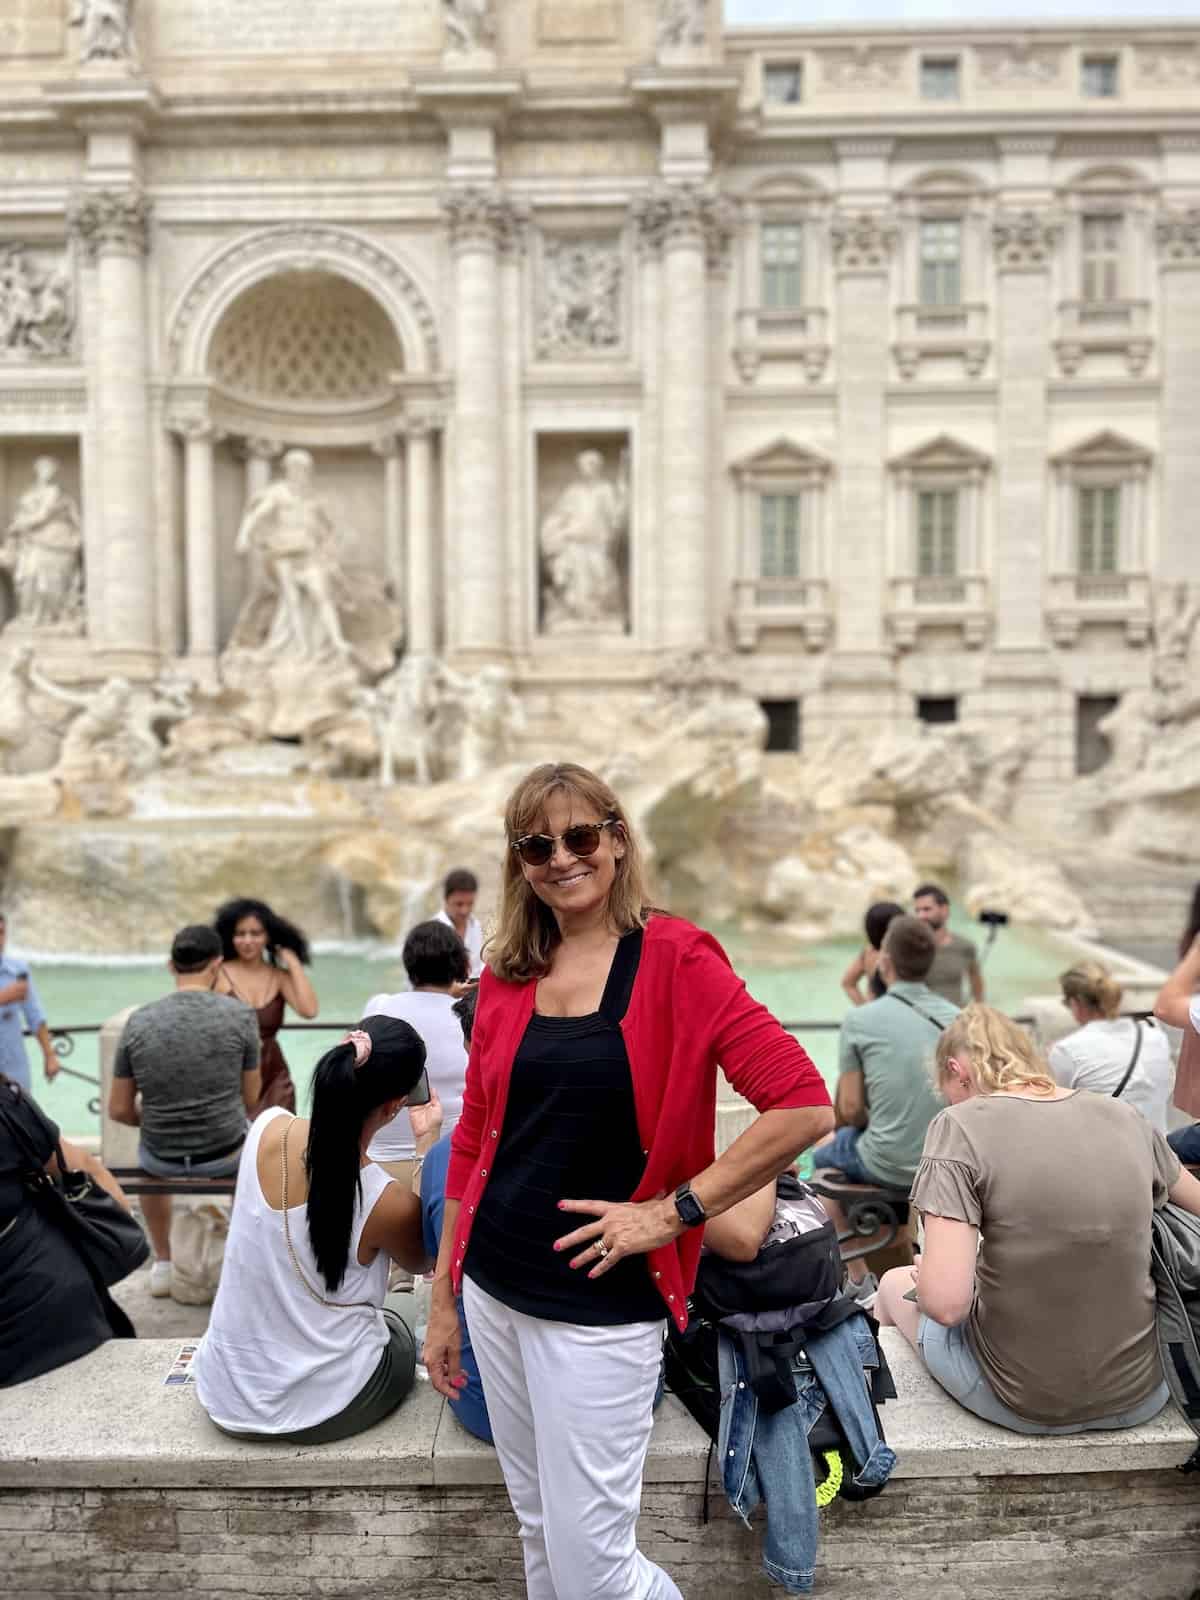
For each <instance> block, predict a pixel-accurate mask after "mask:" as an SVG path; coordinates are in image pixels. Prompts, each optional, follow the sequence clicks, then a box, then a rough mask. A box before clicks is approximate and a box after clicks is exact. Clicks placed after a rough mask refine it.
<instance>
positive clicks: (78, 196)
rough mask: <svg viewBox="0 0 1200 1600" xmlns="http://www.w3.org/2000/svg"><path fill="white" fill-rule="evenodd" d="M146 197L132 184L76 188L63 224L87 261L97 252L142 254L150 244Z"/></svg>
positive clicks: (99, 253)
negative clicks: (118, 187)
mask: <svg viewBox="0 0 1200 1600" xmlns="http://www.w3.org/2000/svg"><path fill="white" fill-rule="evenodd" d="M150 212H151V206H150V201H149V200H148V199H147V198H146V196H145V194H144V193H143V192H142V190H141V189H140V188H138V187H137V186H136V185H130V187H128V188H125V189H79V190H77V191H76V192H75V194H74V195H72V197H71V201H70V204H69V206H68V208H67V227H68V229H69V230H70V232H71V233H72V234H73V235H74V236H75V238H76V239H78V240H79V242H80V244H81V245H82V246H83V250H84V253H85V254H86V255H87V258H88V260H89V261H94V260H95V259H96V257H97V256H98V255H107V254H112V255H133V256H140V255H144V254H145V253H146V251H147V250H148V249H149V247H150Z"/></svg>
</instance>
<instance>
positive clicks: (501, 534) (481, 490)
mask: <svg viewBox="0 0 1200 1600" xmlns="http://www.w3.org/2000/svg"><path fill="white" fill-rule="evenodd" d="M442 207H443V210H444V211H445V213H446V218H447V221H448V223H449V227H450V245H451V249H452V252H453V256H454V431H453V477H452V481H453V485H454V491H453V492H454V510H453V527H454V530H455V539H454V547H453V550H452V552H451V553H450V559H449V561H448V563H447V577H448V580H449V583H450V587H451V592H452V594H453V596H454V602H453V606H452V609H451V610H450V614H449V617H448V623H449V633H450V640H449V642H450V644H451V645H452V647H454V648H455V649H458V650H473V651H479V652H481V653H495V652H498V651H502V650H503V649H504V648H505V645H506V643H507V628H506V605H505V593H504V583H505V572H504V553H505V529H504V471H503V441H504V426H503V413H502V407H501V403H500V399H501V397H500V375H501V359H502V350H501V316H500V275H499V267H498V258H499V255H500V252H501V251H503V250H507V249H510V248H511V247H512V245H513V242H514V237H515V233H516V229H517V227H518V224H519V218H518V214H517V212H516V211H515V209H514V208H513V207H512V206H511V205H510V204H509V202H508V201H507V200H506V199H505V198H504V196H503V195H502V194H501V192H500V191H499V190H498V189H493V188H473V187H471V188H462V189H452V190H450V191H449V192H448V193H447V194H446V195H445V196H444V197H443V200H442Z"/></svg>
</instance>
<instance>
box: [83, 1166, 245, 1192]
mask: <svg viewBox="0 0 1200 1600" xmlns="http://www.w3.org/2000/svg"><path fill="white" fill-rule="evenodd" d="M108 1170H109V1171H110V1172H111V1173H112V1175H113V1177H114V1178H115V1179H116V1180H117V1182H118V1183H119V1184H120V1185H121V1187H122V1189H124V1191H125V1193H126V1194H131V1195H136V1194H224V1195H231V1194H232V1193H233V1191H234V1187H235V1185H234V1180H233V1179H232V1178H156V1177H154V1175H153V1174H152V1173H149V1172H145V1171H143V1170H142V1168H141V1167H109V1169H108Z"/></svg>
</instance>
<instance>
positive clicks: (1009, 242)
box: [992, 211, 1062, 272]
mask: <svg viewBox="0 0 1200 1600" xmlns="http://www.w3.org/2000/svg"><path fill="white" fill-rule="evenodd" d="M1061 232H1062V220H1061V219H1060V218H1059V217H1058V216H1057V215H1055V213H1053V212H1050V211H1008V212H1000V213H999V214H998V215H997V216H996V218H995V220H994V221H993V223H992V244H993V245H994V246H995V249H996V266H997V268H998V269H999V270H1000V271H1001V272H1041V271H1044V270H1045V269H1046V268H1048V267H1049V265H1050V257H1051V256H1052V255H1053V253H1054V247H1055V245H1056V244H1057V243H1058V238H1059V235H1060V234H1061Z"/></svg>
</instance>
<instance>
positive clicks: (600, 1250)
mask: <svg viewBox="0 0 1200 1600" xmlns="http://www.w3.org/2000/svg"><path fill="white" fill-rule="evenodd" d="M596 1254H597V1255H598V1256H599V1257H600V1259H601V1261H607V1259H608V1254H609V1248H608V1246H607V1245H606V1244H605V1242H604V1240H603V1239H597V1240H596Z"/></svg>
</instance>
